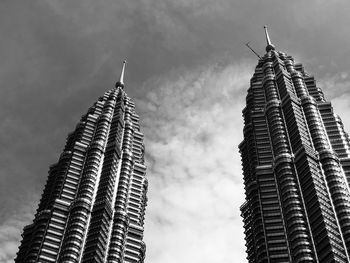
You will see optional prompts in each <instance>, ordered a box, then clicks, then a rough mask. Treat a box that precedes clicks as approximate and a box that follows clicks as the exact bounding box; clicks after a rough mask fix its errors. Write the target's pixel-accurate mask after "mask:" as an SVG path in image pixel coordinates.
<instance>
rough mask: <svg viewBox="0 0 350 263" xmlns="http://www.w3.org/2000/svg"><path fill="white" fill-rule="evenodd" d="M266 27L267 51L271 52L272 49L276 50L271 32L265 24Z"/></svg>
mask: <svg viewBox="0 0 350 263" xmlns="http://www.w3.org/2000/svg"><path fill="white" fill-rule="evenodd" d="M264 29H265V36H266V43H267V46H266V52H269V51H270V50H275V46H274V45H273V44H272V43H271V39H270V36H269V32H268V31H267V26H266V25H265V26H264Z"/></svg>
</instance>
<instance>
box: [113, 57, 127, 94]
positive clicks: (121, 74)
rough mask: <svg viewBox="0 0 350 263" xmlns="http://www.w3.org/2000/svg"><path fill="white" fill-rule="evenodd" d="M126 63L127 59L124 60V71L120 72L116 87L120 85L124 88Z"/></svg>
mask: <svg viewBox="0 0 350 263" xmlns="http://www.w3.org/2000/svg"><path fill="white" fill-rule="evenodd" d="M125 65H126V59H125V60H124V61H123V67H122V71H121V72H120V77H119V81H118V82H117V83H116V84H115V87H116V88H118V87H121V88H124V73H125Z"/></svg>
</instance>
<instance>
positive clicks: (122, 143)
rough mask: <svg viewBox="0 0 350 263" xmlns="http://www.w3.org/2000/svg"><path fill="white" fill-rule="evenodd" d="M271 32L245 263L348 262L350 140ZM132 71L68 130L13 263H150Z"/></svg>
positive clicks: (251, 147) (248, 183)
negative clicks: (130, 92) (127, 85)
mask: <svg viewBox="0 0 350 263" xmlns="http://www.w3.org/2000/svg"><path fill="white" fill-rule="evenodd" d="M265 33H266V40H267V47H266V54H265V55H264V56H263V57H259V62H258V65H257V66H256V69H255V73H254V75H253V77H252V78H251V82H250V87H249V89H248V94H247V98H246V102H247V105H246V107H245V108H244V109H243V116H244V130H243V133H244V140H243V142H242V143H241V144H240V145H239V149H240V152H241V156H242V166H243V176H244V185H245V193H246V201H245V203H244V204H243V205H242V206H241V213H242V217H243V221H244V228H245V235H246V247H247V260H248V262H251V263H255V262H257V263H262V262H266V263H272V262H276V263H283V262H285V263H287V262H296V263H298V262H310V263H311V262H320V263H324V262H325V263H328V262H329V263H331V262H339V263H340V262H344V263H345V262H350V258H349V254H350V190H349V183H350V140H349V136H348V134H347V133H346V132H345V131H344V128H343V124H342V121H341V119H340V118H339V116H338V115H336V114H334V113H333V108H332V105H331V104H330V102H327V101H326V100H325V98H324V95H323V93H322V90H321V89H320V88H318V87H317V86H316V83H315V80H314V78H313V77H312V76H310V75H309V74H307V73H306V72H305V71H304V68H303V66H302V65H301V64H296V63H294V60H293V58H292V57H291V56H288V55H287V54H285V53H283V52H279V51H276V50H275V47H274V45H273V44H272V43H271V41H270V38H269V35H268V32H267V29H266V28H265ZM124 70H125V62H124V64H123V68H122V72H121V76H120V80H119V81H118V82H117V84H116V86H115V88H113V89H111V90H109V91H107V92H106V93H105V94H104V95H103V96H102V97H100V98H99V99H98V101H97V102H96V103H95V104H94V105H93V106H92V107H91V108H89V110H88V112H87V113H86V114H85V115H83V116H82V118H81V120H80V122H79V123H78V125H77V127H76V129H75V130H74V131H73V132H72V133H70V134H69V135H68V138H67V142H66V146H65V148H64V151H63V153H62V154H61V156H60V158H59V160H58V162H57V163H56V164H54V165H52V166H51V167H50V170H49V177H48V180H47V183H46V186H45V189H44V192H43V194H42V198H41V200H40V203H39V207H38V209H37V212H36V215H35V219H34V221H33V223H32V224H30V225H28V226H26V227H25V228H24V231H23V234H22V237H23V239H22V243H21V245H20V248H19V252H18V253H17V257H16V259H15V262H17V263H22V262H23V263H24V262H25V263H27V262H28V263H30V262H33V263H34V262H42V263H49V262H67V263H80V262H83V263H85V262H89V263H95V262H97V263H103V262H111V263H112V262H114V263H124V262H125V263H143V262H144V258H145V244H144V242H143V241H142V240H143V223H144V215H145V207H146V203H147V197H146V193H147V178H146V167H145V165H144V145H143V134H142V133H141V132H140V126H139V116H138V115H137V114H136V112H135V105H134V103H133V102H132V100H131V99H130V98H129V97H128V96H127V94H126V93H125V91H124V81H123V79H124ZM232 262H235V260H234V257H233V258H232Z"/></svg>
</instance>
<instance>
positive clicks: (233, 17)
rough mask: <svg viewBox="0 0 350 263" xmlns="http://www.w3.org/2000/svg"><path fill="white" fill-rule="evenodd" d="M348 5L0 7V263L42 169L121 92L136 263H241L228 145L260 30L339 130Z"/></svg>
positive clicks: (348, 93) (140, 2)
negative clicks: (96, 109)
mask: <svg viewBox="0 0 350 263" xmlns="http://www.w3.org/2000/svg"><path fill="white" fill-rule="evenodd" d="M349 13H350V2H349V1H348V0H332V1H322V0H308V1H300V0H294V1H280V0H265V1H261V0H248V1H247V0H215V1H214V0H212V1H209V0H176V1H175V0H172V1H171V0H137V1H136V0H127V1H121V0H100V1H96V0H74V1H71V0H40V1H38V0H31V1H25V0H23V1H19V0H1V1H0V147H1V148H0V164H1V165H0V202H1V203H0V262H5V263H6V262H13V258H14V256H15V253H16V252H17V248H18V245H19V240H20V234H21V232H22V228H23V226H24V225H26V224H28V223H30V222H31V220H32V219H33V216H34V211H35V209H36V207H37V204H38V201H39V198H40V195H41V192H42V190H43V186H44V183H45V180H46V178H47V170H48V167H49V165H50V164H52V163H54V162H56V161H57V160H58V157H59V154H60V152H61V151H62V149H63V146H64V143H65V138H66V135H67V134H68V132H70V131H72V130H73V128H74V127H75V125H76V123H77V122H78V120H79V118H80V116H81V115H82V114H84V113H85V112H86V110H87V109H88V107H89V106H90V105H92V103H93V102H94V101H95V100H96V99H97V98H98V97H99V96H100V95H102V94H103V92H104V91H106V90H108V89H110V88H112V87H113V85H114V83H115V81H116V80H117V78H118V75H119V71H120V67H121V62H122V60H123V59H124V58H125V57H127V59H128V65H127V69H126V75H125V81H126V91H127V93H128V95H130V96H131V97H133V98H134V99H135V101H136V105H137V110H138V112H139V114H140V116H141V124H142V130H143V132H144V133H145V136H146V141H145V144H146V150H147V165H148V178H149V194H148V197H149V203H148V207H147V213H146V225H145V241H146V243H147V253H146V254H147V255H146V263H178V262H181V263H186V262H191V263H213V262H215V263H228V262H245V248H244V236H243V225H242V220H241V218H240V212H239V206H240V205H241V204H242V203H243V200H244V195H243V193H244V192H243V184H242V174H241V167H240V157H239V154H238V149H237V146H238V144H239V143H240V141H241V140H242V127H243V124H242V118H241V110H242V109H243V107H244V104H245V95H246V90H247V88H248V85H249V79H250V77H251V76H252V74H253V71H254V67H255V65H256V63H257V58H256V57H255V56H254V54H253V53H251V52H250V51H249V50H248V49H247V48H246V47H245V46H244V43H245V42H248V41H251V45H252V46H253V47H254V48H255V49H256V51H257V52H258V53H260V54H261V55H262V54H264V48H265V38H264V33H263V25H264V24H267V25H268V26H269V31H270V37H271V39H272V41H273V43H274V44H275V45H276V47H277V49H279V50H281V51H285V52H287V53H288V54H290V55H292V56H294V58H295V59H296V61H298V62H302V63H303V64H304V66H305V68H306V70H307V71H308V72H309V73H311V74H313V75H315V77H316V79H317V83H318V85H319V86H320V87H321V88H323V90H324V92H325V95H326V97H327V98H328V99H331V100H332V101H333V105H334V107H335V109H336V112H337V113H338V114H339V115H340V116H341V117H342V119H343V121H344V123H345V126H346V129H347V130H348V131H350V89H349V87H350V75H349V72H350V27H349V25H350V16H349Z"/></svg>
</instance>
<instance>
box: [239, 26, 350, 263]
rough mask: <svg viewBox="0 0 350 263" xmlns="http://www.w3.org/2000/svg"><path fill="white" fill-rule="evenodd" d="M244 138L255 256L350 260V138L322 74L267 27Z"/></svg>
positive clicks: (246, 207)
mask: <svg viewBox="0 0 350 263" xmlns="http://www.w3.org/2000/svg"><path fill="white" fill-rule="evenodd" d="M266 38H267V44H268V45H267V48H266V54H265V55H264V56H263V57H262V58H260V59H259V62H258V65H257V66H256V68H255V73H254V75H253V77H252V78H251V81H250V87H249V89H248V94H247V98H246V102H247V105H246V107H245V108H244V109H243V117H244V131H243V133H244V140H243V142H242V143H241V144H240V145H239V148H240V152H241V157H242V166H243V176H244V185H245V193H246V201H245V203H244V204H243V205H242V206H241V212H242V217H243V221H244V228H245V235H246V247H247V259H248V262H252V263H253V262H276V263H277V262H278V263H281V262H286V263H287V262H310V263H311V262H321V263H327V262H344V263H345V262H350V258H349V253H350V235H349V234H350V191H349V182H350V159H349V158H350V151H349V149H350V141H349V136H348V134H347V133H346V132H345V131H344V128H343V124H342V121H341V119H340V118H339V116H338V115H336V114H335V113H334V112H333V108H332V105H331V103H330V102H328V101H326V100H325V98H324V95H323V93H322V90H321V89H320V88H318V87H317V86H316V83H315V79H314V78H313V77H312V76H310V75H309V74H307V73H306V72H305V71H304V68H303V66H302V65H301V64H296V63H295V62H294V59H293V58H292V57H291V56H288V55H287V54H285V53H283V52H279V51H276V50H275V47H274V46H273V45H272V44H271V41H270V39H269V36H268V33H267V30H266Z"/></svg>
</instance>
